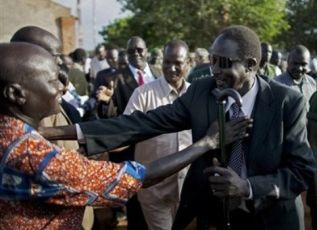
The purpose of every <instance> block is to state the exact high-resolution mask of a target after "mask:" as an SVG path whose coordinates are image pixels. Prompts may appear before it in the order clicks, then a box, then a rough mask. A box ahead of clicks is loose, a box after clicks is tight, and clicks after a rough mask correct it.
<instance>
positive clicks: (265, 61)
mask: <svg viewBox="0 0 317 230" xmlns="http://www.w3.org/2000/svg"><path fill="white" fill-rule="evenodd" d="M261 54H262V56H261V62H260V68H259V70H258V74H260V75H262V76H266V77H268V78H269V79H273V78H274V77H275V76H276V72H275V66H274V65H272V64H271V63H270V59H271V56H272V46H271V45H270V44H269V43H267V42H262V43H261Z"/></svg>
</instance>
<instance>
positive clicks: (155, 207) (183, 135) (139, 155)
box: [124, 40, 192, 230]
mask: <svg viewBox="0 0 317 230" xmlns="http://www.w3.org/2000/svg"><path fill="white" fill-rule="evenodd" d="M188 64H189V62H188V46H187V44H186V43H185V42H183V41H180V40H176V41H171V42H168V43H167V44H166V45H165V48H164V57H163V64H162V69H163V72H164V75H163V76H162V77H160V78H158V79H156V80H155V81H153V82H150V83H148V84H145V85H142V86H140V87H138V88H137V89H135V90H134V92H133V94H132V96H131V98H130V100H129V103H128V104H127V107H126V109H125V111H124V113H125V114H131V113H133V112H134V111H136V110H138V111H142V112H147V111H149V110H152V109H155V108H157V107H159V106H161V105H166V104H171V103H172V102H173V101H174V100H176V98H178V97H180V96H181V95H183V94H184V93H185V92H186V90H187V88H188V87H189V83H187V82H185V76H186V74H187V71H188V66H189V65H188ZM191 143H192V134H191V130H186V131H182V132H174V133H169V134H163V135H160V136H157V137H154V138H151V139H148V140H145V141H142V142H139V143H137V144H136V146H135V160H136V161H138V162H141V163H145V162H150V161H153V160H154V159H158V158H161V157H163V156H166V155H169V154H171V153H173V152H175V151H179V150H181V149H183V148H185V147H187V146H189V145H190V144H191ZM186 173H187V168H186V169H184V170H182V171H180V172H179V173H176V174H174V175H173V176H170V177H168V178H166V179H165V180H164V181H162V182H161V183H159V184H157V185H155V186H152V187H151V188H147V189H141V190H140V191H139V192H138V194H137V197H138V200H139V202H140V204H141V207H142V210H143V213H144V217H145V220H146V223H147V226H148V229H149V230H156V229H160V230H170V229H172V225H173V221H174V217H175V214H176V211H177V208H178V204H179V200H180V193H181V189H182V186H183V182H184V179H185V176H186Z"/></svg>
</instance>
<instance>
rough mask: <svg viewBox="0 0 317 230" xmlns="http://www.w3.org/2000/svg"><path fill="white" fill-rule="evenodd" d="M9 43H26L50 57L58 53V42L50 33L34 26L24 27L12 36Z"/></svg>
mask: <svg viewBox="0 0 317 230" xmlns="http://www.w3.org/2000/svg"><path fill="white" fill-rule="evenodd" d="M10 41H11V42H27V43H31V44H34V45H38V46H41V47H42V48H44V49H46V50H47V51H48V52H50V53H51V54H52V55H56V54H58V53H59V49H60V45H61V44H60V41H59V39H58V38H57V37H55V36H54V35H53V34H52V33H50V32H48V31H46V30H44V29H42V28H40V27H36V26H26V27H23V28H21V29H19V30H18V31H16V32H15V34H14V35H13V36H12V38H11V40H10Z"/></svg>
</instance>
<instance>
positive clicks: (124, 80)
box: [98, 66, 157, 118]
mask: <svg viewBox="0 0 317 230" xmlns="http://www.w3.org/2000/svg"><path fill="white" fill-rule="evenodd" d="M150 69H151V67H150ZM151 71H152V69H151ZM152 74H153V76H154V77H155V78H156V77H157V76H156V75H155V74H154V73H153V71H152ZM110 81H114V95H113V96H112V99H111V100H110V102H109V103H107V104H106V103H99V105H98V115H99V117H101V118H110V117H117V116H118V115H120V114H122V113H123V112H124V109H125V107H126V106H127V104H128V102H129V99H130V97H131V95H132V93H133V91H134V89H135V88H137V87H138V86H139V84H138V83H137V81H136V80H135V79H134V77H133V74H132V72H131V70H130V68H129V66H127V67H125V68H123V69H121V70H118V71H116V72H113V73H111V74H109V75H108V76H107V78H106V81H105V82H104V85H105V86H109V84H110Z"/></svg>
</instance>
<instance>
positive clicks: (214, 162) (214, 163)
mask: <svg viewBox="0 0 317 230" xmlns="http://www.w3.org/2000/svg"><path fill="white" fill-rule="evenodd" d="M212 165H213V166H219V165H220V163H219V161H218V159H217V158H216V157H214V158H212Z"/></svg>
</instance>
